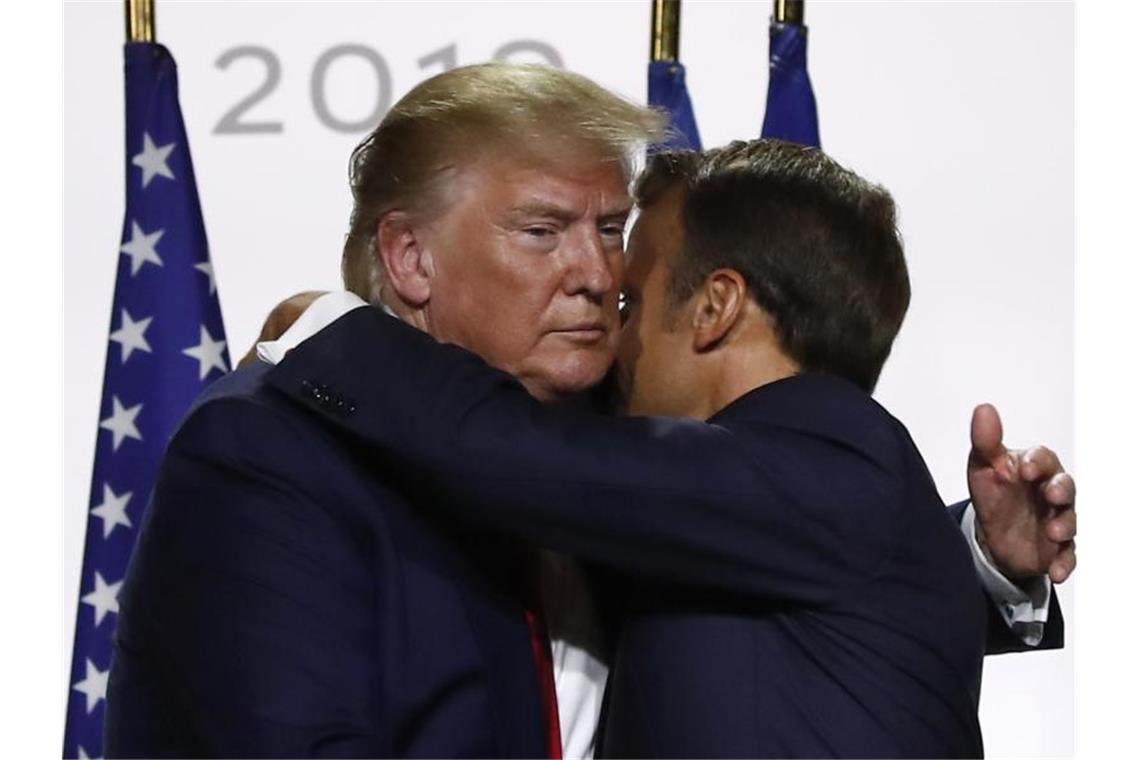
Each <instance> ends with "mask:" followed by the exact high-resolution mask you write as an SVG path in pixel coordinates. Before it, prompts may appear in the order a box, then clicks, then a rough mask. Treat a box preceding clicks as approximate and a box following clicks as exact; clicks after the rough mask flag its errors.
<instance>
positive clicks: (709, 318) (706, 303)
mask: <svg viewBox="0 0 1140 760" xmlns="http://www.w3.org/2000/svg"><path fill="white" fill-rule="evenodd" d="M747 301H748V284H747V283H746V282H745V281H744V277H743V276H742V275H741V274H740V272H737V271H736V270H735V269H717V270H716V271H715V272H713V273H712V274H710V275H709V276H708V277H707V278H705V282H704V284H703V285H702V286H701V287H700V288H699V289H698V290H697V293H696V295H695V304H694V305H695V307H696V308H695V309H694V311H693V349H694V350H695V351H708V350H710V349H712V348H715V347H716V346H717V344H719V343H720V342H721V341H723V340H724V338H725V336H726V335H728V334H729V332H730V331H731V330H732V328H733V327H734V326H735V325H736V323H737V322H739V321H740V319H741V317H742V316H743V315H744V306H745V304H746V303H747Z"/></svg>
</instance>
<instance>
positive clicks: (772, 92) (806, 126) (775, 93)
mask: <svg viewBox="0 0 1140 760" xmlns="http://www.w3.org/2000/svg"><path fill="white" fill-rule="evenodd" d="M760 136H761V137H773V138H779V139H781V140H788V141H789V142H794V143H799V144H800V145H810V146H812V147H815V148H818V147H819V118H818V116H817V115H816V109H815V94H814V93H813V92H812V89H811V79H810V78H809V77H808V71H807V27H806V26H801V25H800V24H780V23H776V22H775V21H773V22H772V24H771V25H770V26H769V27H768V105H767V107H766V108H765V110H764V126H763V128H762V129H761V131H760Z"/></svg>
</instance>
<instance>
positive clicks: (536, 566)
mask: <svg viewBox="0 0 1140 760" xmlns="http://www.w3.org/2000/svg"><path fill="white" fill-rule="evenodd" d="M531 567H532V568H533V572H532V573H531V578H532V579H533V583H532V584H529V585H530V586H531V588H530V589H528V590H529V591H530V593H529V594H528V595H527V596H528V597H529V598H528V600H527V602H528V604H527V610H526V625H527V628H529V629H530V649H531V652H532V653H533V654H534V664H535V668H536V669H537V670H538V691H539V694H541V695H542V712H543V718H544V719H545V723H546V757H547V760H562V727H561V726H560V725H559V723H558V693H557V692H556V691H555V690H554V658H553V657H552V656H551V654H550V634H549V633H548V632H547V630H546V620H545V617H544V616H543V614H542V591H541V589H542V583H541V575H540V573H541V565H540V563H539V562H538V556H537V554H536V555H535V557H534V561H533V562H532V563H531Z"/></svg>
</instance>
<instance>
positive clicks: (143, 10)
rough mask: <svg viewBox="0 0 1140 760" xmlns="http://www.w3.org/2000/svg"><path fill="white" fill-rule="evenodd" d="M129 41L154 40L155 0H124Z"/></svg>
mask: <svg viewBox="0 0 1140 760" xmlns="http://www.w3.org/2000/svg"><path fill="white" fill-rule="evenodd" d="M124 6H125V8H126V12H127V42H154V0H124Z"/></svg>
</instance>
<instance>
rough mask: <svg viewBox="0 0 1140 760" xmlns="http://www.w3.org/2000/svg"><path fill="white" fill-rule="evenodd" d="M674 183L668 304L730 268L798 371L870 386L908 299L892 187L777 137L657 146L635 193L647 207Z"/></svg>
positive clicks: (685, 297)
mask: <svg viewBox="0 0 1140 760" xmlns="http://www.w3.org/2000/svg"><path fill="white" fill-rule="evenodd" d="M674 187H680V188H681V190H682V192H683V198H682V212H681V213H682V223H683V226H684V231H685V240H684V244H683V246H682V252H681V254H680V257H679V259H678V260H677V261H675V262H674V263H673V269H672V272H671V275H670V282H669V298H670V302H671V304H672V306H673V307H675V306H677V305H679V304H683V303H685V302H686V301H687V300H688V299H689V298H690V297H691V296H692V295H693V293H694V292H695V291H696V289H697V288H698V287H700V285H701V284H702V283H703V282H704V281H705V279H706V278H707V277H708V276H709V275H710V274H711V273H712V272H714V271H715V270H717V269H721V268H727V269H733V270H736V271H737V272H739V273H740V274H741V275H743V276H744V278H745V280H746V281H747V282H748V287H749V291H750V293H751V295H752V297H753V298H755V299H756V302H757V303H758V304H759V305H760V307H761V308H763V309H764V311H765V312H767V313H768V314H769V315H770V316H771V318H772V320H773V323H774V327H775V332H776V335H777V337H778V339H779V341H780V344H781V347H782V348H783V350H784V351H785V352H786V353H787V354H788V355H789V356H790V357H791V358H792V359H793V360H795V361H796V362H797V363H798V364H799V365H800V368H801V371H803V372H823V373H828V374H833V375H838V376H840V377H845V378H847V379H848V380H851V381H852V382H854V383H856V384H857V385H859V386H860V387H861V388H863V389H864V390H866V391H867V392H868V393H870V392H871V391H873V390H874V388H875V383H876V382H877V381H878V379H879V373H880V372H881V371H882V368H883V363H884V362H886V360H887V356H888V355H889V354H890V352H891V345H892V343H893V342H894V339H895V336H896V335H897V334H898V331H899V328H900V327H901V326H902V321H903V317H904V315H905V314H906V310H907V306H908V305H909V304H910V281H909V278H908V276H907V268H906V259H905V257H904V256H903V246H902V241H901V240H900V238H899V234H898V229H897V227H896V223H895V204H894V201H893V200H892V199H891V196H890V193H888V192H887V191H886V189H884V188H882V187H880V186H878V185H875V184H873V183H871V182H868V181H866V180H864V179H863V178H861V177H859V176H858V175H857V174H855V173H854V172H852V171H850V170H849V169H845V168H844V167H842V166H840V165H839V164H838V163H836V162H835V161H834V160H832V159H831V158H829V157H828V156H827V155H825V154H824V153H823V152H822V151H820V150H818V149H816V148H808V147H804V146H802V145H796V144H794V143H789V142H784V141H782V140H753V141H750V142H733V143H731V144H729V145H727V146H725V147H723V148H718V149H714V150H709V151H704V152H694V151H671V152H663V153H658V154H656V155H654V156H652V157H651V158H650V160H649V163H648V166H647V167H646V170H645V172H644V173H643V174H642V177H641V179H640V180H639V182H638V185H637V188H636V190H635V193H634V195H635V196H636V199H637V202H638V204H639V205H641V206H648V205H650V204H652V203H653V202H654V201H656V200H657V199H658V198H660V197H661V196H662V195H663V194H664V193H665V192H667V191H669V190H670V189H672V188H674Z"/></svg>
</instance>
